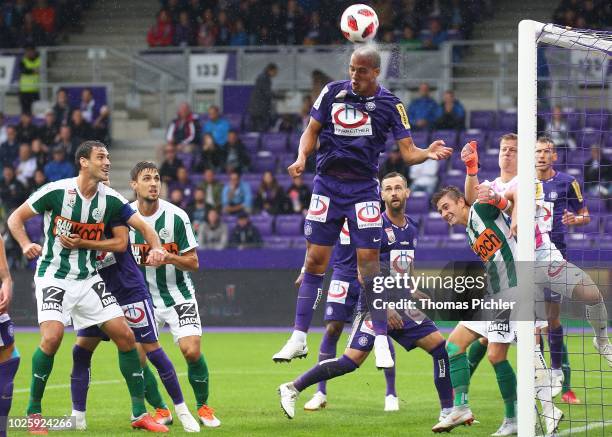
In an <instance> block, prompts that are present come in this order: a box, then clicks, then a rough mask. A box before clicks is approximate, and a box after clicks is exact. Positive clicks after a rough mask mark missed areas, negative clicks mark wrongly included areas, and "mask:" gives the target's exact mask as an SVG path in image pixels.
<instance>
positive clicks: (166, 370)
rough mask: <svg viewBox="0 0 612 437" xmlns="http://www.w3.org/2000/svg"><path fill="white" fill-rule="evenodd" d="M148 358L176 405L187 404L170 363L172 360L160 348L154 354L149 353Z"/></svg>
mask: <svg viewBox="0 0 612 437" xmlns="http://www.w3.org/2000/svg"><path fill="white" fill-rule="evenodd" d="M147 358H148V359H149V361H150V362H151V364H153V365H154V366H155V368H156V369H157V373H158V374H159V379H161V381H162V384H164V387H166V391H167V392H168V394H169V395H170V397H171V398H172V402H173V403H174V405H177V404H182V403H183V402H185V401H184V399H183V392H182V391H181V386H180V385H179V382H178V377H177V376H176V371H175V370H174V366H173V365H172V363H171V362H170V359H169V358H168V355H166V353H165V352H164V350H163V349H162V348H161V347H160V348H159V349H155V350H154V351H153V352H147Z"/></svg>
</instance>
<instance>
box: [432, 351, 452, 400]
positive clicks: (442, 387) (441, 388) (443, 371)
mask: <svg viewBox="0 0 612 437" xmlns="http://www.w3.org/2000/svg"><path fill="white" fill-rule="evenodd" d="M429 354H430V355H431V357H432V358H433V367H434V384H435V385H436V390H438V398H440V406H441V407H442V408H452V406H453V385H452V384H451V378H450V364H449V362H448V352H446V341H443V342H442V343H440V344H439V345H438V346H436V347H435V348H434V349H433V350H431V351H430V352H429Z"/></svg>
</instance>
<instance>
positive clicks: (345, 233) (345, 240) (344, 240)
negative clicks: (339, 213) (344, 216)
mask: <svg viewBox="0 0 612 437" xmlns="http://www.w3.org/2000/svg"><path fill="white" fill-rule="evenodd" d="M340 244H342V245H343V246H347V245H349V244H351V234H350V233H349V227H348V221H346V220H344V224H343V225H342V229H340Z"/></svg>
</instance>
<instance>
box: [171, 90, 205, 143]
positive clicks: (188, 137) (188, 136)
mask: <svg viewBox="0 0 612 437" xmlns="http://www.w3.org/2000/svg"><path fill="white" fill-rule="evenodd" d="M176 115H177V117H176V118H175V119H174V120H172V123H170V126H169V127H168V132H167V133H166V141H168V143H169V144H173V145H176V146H178V147H179V150H180V151H181V152H190V151H191V150H192V148H193V145H194V144H199V142H200V132H199V131H200V129H201V128H200V123H199V122H198V119H197V117H196V116H195V115H194V114H193V112H191V107H190V106H189V104H188V103H186V102H183V103H181V104H180V105H179V107H178V110H177V112H176Z"/></svg>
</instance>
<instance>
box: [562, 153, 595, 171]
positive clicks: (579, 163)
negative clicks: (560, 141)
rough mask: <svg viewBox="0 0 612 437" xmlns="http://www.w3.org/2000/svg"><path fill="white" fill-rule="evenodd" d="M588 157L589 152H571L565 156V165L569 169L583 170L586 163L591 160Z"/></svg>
mask: <svg viewBox="0 0 612 437" xmlns="http://www.w3.org/2000/svg"><path fill="white" fill-rule="evenodd" d="M588 156H589V155H588V151H586V150H582V149H578V150H573V151H570V152H568V153H567V154H566V155H565V158H566V161H565V165H566V166H567V167H574V168H579V169H582V167H583V165H584V163H585V161H587V160H588V159H589V158H588Z"/></svg>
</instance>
